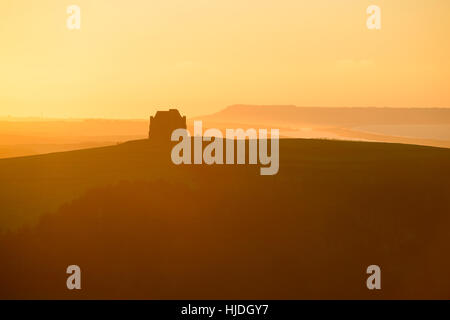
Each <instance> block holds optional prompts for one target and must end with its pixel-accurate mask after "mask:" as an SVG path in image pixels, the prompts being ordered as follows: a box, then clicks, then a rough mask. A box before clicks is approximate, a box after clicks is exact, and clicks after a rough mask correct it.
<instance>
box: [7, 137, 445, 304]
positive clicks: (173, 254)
mask: <svg viewBox="0 0 450 320" xmlns="http://www.w3.org/2000/svg"><path fill="white" fill-rule="evenodd" d="M0 177H1V180H0V190H1V191H0V196H1V201H0V206H1V210H0V215H1V223H2V224H1V226H2V227H3V229H4V230H5V229H10V230H11V231H8V232H6V233H3V234H2V235H0V261H1V263H0V288H1V289H0V298H126V299H127V298H143V299H165V298H193V299H195V298H234V299H241V298H265V299H298V298H443V299H447V298H449V296H450V276H448V270H450V257H449V255H448V252H450V234H449V232H448V230H449V227H450V191H449V190H450V150H447V149H438V148H429V147H419V146H412V145H396V144H380V143H360V142H340V141H318V140H282V141H281V143H280V170H279V173H278V174H277V175H275V176H260V175H259V165H258V166H257V165H252V166H247V165H241V166H237V165H236V166H227V165H222V166H203V165H197V166H194V165H192V166H175V165H173V164H171V162H170V151H169V149H168V148H165V147H162V146H157V145H154V144H152V143H149V142H148V141H136V142H132V143H126V144H122V145H118V146H114V147H105V148H98V149H91V150H82V151H75V152H67V153H59V154H50V155H43V156H35V157H27V158H16V159H5V160H0ZM71 264H77V265H79V266H80V267H81V269H82V290H81V291H69V290H67V289H66V277H67V275H66V273H65V271H66V267H67V266H68V265H71ZM371 264H377V265H379V266H380V267H381V270H382V290H381V291H375V292H374V291H369V290H367V288H366V278H367V276H368V275H367V274H366V268H367V266H369V265H371Z"/></svg>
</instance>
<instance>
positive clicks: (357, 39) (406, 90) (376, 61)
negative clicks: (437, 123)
mask: <svg viewBox="0 0 450 320" xmlns="http://www.w3.org/2000/svg"><path fill="white" fill-rule="evenodd" d="M71 4H77V5H79V6H80V7H81V20H82V22H81V30H79V31H70V30H68V29H67V27H66V19H67V17H68V14H67V13H66V8H67V6H68V5H71ZM371 4H376V5H379V6H380V7H381V10H382V29H381V30H368V29H367V27H366V19H367V17H368V15H367V14H366V8H367V7H368V6H369V5H371ZM449 16H450V1H449V0H431V1H430V0H385V1H382V0H368V1H366V0H309V1H303V0H270V1H269V0H145V1H144V0H139V1H138V0H128V1H124V0H70V1H66V0H39V1H30V0H1V1H0V115H13V116H46V117H125V118H146V117H147V116H148V115H149V114H151V113H153V112H154V111H155V110H156V109H157V108H158V107H166V106H167V107H169V106H170V107H179V108H180V109H181V111H182V113H184V114H186V115H188V117H189V116H195V115H201V114H207V113H212V112H215V111H217V110H219V109H221V108H223V107H225V106H227V105H230V104H235V103H246V104H296V105H300V106H393V107H394V106H395V107H419V106H424V107H428V106H431V107H450V62H449V58H450V41H449V38H450V19H449Z"/></svg>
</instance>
